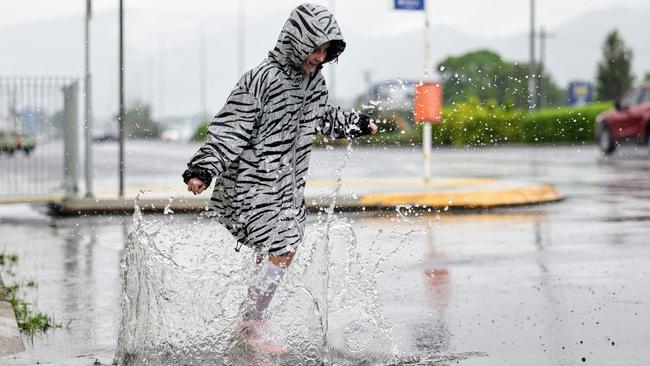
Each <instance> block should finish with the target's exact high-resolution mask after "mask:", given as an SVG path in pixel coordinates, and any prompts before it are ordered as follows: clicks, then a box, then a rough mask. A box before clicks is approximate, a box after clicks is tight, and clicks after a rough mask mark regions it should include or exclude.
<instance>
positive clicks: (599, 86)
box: [596, 30, 634, 100]
mask: <svg viewBox="0 0 650 366" xmlns="http://www.w3.org/2000/svg"><path fill="white" fill-rule="evenodd" d="M631 69H632V51H631V50H629V49H628V48H626V47H625V43H624V42H623V39H622V38H621V37H620V36H619V34H618V31H617V30H613V31H611V32H610V33H609V34H608V35H607V37H606V38H605V43H604V45H603V60H602V61H601V62H600V63H599V64H598V72H597V75H596V93H597V94H598V99H600V100H614V99H616V98H619V97H621V96H622V95H623V94H624V93H625V92H626V91H627V90H628V89H630V88H631V87H632V82H633V81H634V76H633V75H632V72H631Z"/></svg>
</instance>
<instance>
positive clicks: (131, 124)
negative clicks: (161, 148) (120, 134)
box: [115, 103, 160, 139]
mask: <svg viewBox="0 0 650 366" xmlns="http://www.w3.org/2000/svg"><path fill="white" fill-rule="evenodd" d="M115 120H116V121H117V116H115ZM124 134H125V137H126V138H145V139H147V138H158V137H159V136H160V127H158V124H157V123H156V122H154V121H153V119H151V107H150V106H149V105H148V104H140V103H136V104H134V105H131V106H129V107H127V108H126V110H125V111H124Z"/></svg>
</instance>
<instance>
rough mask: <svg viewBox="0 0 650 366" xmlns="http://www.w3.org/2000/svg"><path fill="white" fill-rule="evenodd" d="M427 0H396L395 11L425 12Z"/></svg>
mask: <svg viewBox="0 0 650 366" xmlns="http://www.w3.org/2000/svg"><path fill="white" fill-rule="evenodd" d="M424 1H425V0H395V5H394V8H395V10H424Z"/></svg>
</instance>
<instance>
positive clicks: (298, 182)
mask: <svg viewBox="0 0 650 366" xmlns="http://www.w3.org/2000/svg"><path fill="white" fill-rule="evenodd" d="M327 41H330V42H331V43H330V47H329V49H328V51H327V56H326V58H325V61H324V62H330V61H332V60H334V59H336V58H337V57H338V56H339V55H340V54H341V53H342V52H343V50H344V49H345V42H344V41H343V36H342V35H341V31H340V30H339V27H338V25H337V23H336V20H335V19H334V16H333V14H332V13H330V12H329V11H328V10H327V9H326V8H325V7H323V6H320V5H312V4H303V5H300V6H298V7H297V8H295V9H294V10H293V11H292V12H291V15H290V16H289V19H288V20H287V22H286V23H285V25H284V28H283V29H282V32H281V33H280V37H279V39H278V42H277V44H276V46H275V48H274V49H273V50H272V51H270V52H269V55H268V58H266V59H265V60H264V61H262V63H261V64H259V65H258V66H257V67H255V68H254V69H252V70H249V71H248V72H246V73H245V74H244V76H242V78H241V79H240V80H239V82H238V83H237V85H236V86H235V88H234V90H233V91H232V92H231V93H230V96H229V97H228V100H227V101H226V104H225V106H224V107H223V108H222V109H221V111H220V112H219V113H218V114H217V115H216V116H215V117H214V118H213V119H212V121H211V123H210V127H209V129H208V136H207V141H206V142H205V144H204V145H203V146H202V147H201V148H200V149H199V150H198V152H197V153H196V154H195V155H194V156H193V157H192V159H191V160H190V162H189V163H188V164H187V165H188V169H187V170H186V171H185V173H183V178H184V180H185V182H186V183H187V182H188V181H189V179H191V178H193V177H196V178H199V179H201V180H202V181H203V182H204V183H206V184H207V185H209V184H210V182H211V180H212V178H217V180H216V185H215V189H214V192H213V194H212V198H211V201H210V204H209V210H210V211H213V212H214V214H215V216H216V217H217V218H218V219H219V220H220V221H221V223H222V224H223V225H224V226H225V227H227V228H228V229H229V230H230V231H231V232H232V234H233V235H234V236H235V237H236V238H237V241H238V245H237V248H236V250H239V247H240V246H241V245H242V244H245V245H249V246H252V247H253V248H256V249H258V250H268V252H269V254H271V255H282V254H285V253H287V252H289V251H290V250H292V248H293V249H295V247H296V246H297V245H298V244H299V243H300V242H301V240H302V237H303V230H304V225H305V219H306V213H305V200H304V196H303V194H304V189H305V175H306V174H307V168H308V165H309V155H310V152H311V147H312V142H313V140H314V135H315V134H316V133H317V132H320V133H322V134H324V135H327V136H329V137H331V138H355V137H358V136H360V135H362V134H368V133H369V127H368V125H369V117H368V116H367V115H365V114H362V113H358V114H357V113H351V112H343V111H341V110H340V109H339V108H334V107H332V106H330V105H328V104H327V87H326V86H325V80H324V78H323V76H322V75H321V72H320V67H319V68H318V69H317V70H316V71H314V72H312V73H311V74H309V75H305V74H303V73H302V71H301V69H300V65H301V64H302V62H303V61H304V60H305V59H306V57H307V55H308V54H309V53H310V52H312V51H313V50H314V49H316V48H317V47H318V46H320V45H322V44H323V43H325V42H327Z"/></svg>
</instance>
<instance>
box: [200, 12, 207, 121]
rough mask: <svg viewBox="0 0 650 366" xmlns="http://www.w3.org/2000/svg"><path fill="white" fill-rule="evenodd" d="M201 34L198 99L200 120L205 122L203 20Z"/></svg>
mask: <svg viewBox="0 0 650 366" xmlns="http://www.w3.org/2000/svg"><path fill="white" fill-rule="evenodd" d="M200 31H201V34H200V41H199V43H200V44H199V101H200V106H199V108H200V112H199V118H200V119H201V120H200V122H201V123H203V122H205V119H206V110H207V108H206V104H207V101H206V100H207V82H206V73H207V71H206V63H207V61H206V52H205V20H202V21H201V30H200Z"/></svg>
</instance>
